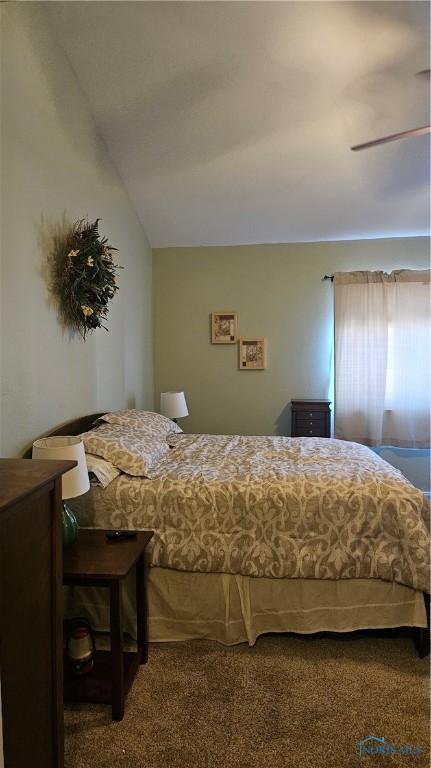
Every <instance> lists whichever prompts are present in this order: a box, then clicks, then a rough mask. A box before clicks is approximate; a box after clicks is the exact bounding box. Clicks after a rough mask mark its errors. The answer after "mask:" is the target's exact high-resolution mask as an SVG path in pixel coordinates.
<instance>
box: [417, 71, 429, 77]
mask: <svg viewBox="0 0 431 768" xmlns="http://www.w3.org/2000/svg"><path fill="white" fill-rule="evenodd" d="M416 75H417V76H418V77H430V76H431V69H421V71H420V72H416Z"/></svg>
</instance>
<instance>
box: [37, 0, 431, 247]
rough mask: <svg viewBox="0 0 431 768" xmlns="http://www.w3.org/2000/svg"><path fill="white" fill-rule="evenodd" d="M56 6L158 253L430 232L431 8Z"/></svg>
mask: <svg viewBox="0 0 431 768" xmlns="http://www.w3.org/2000/svg"><path fill="white" fill-rule="evenodd" d="M45 5H46V8H47V13H48V14H49V16H50V19H51V22H52V24H53V31H54V34H55V35H56V37H57V39H58V41H59V43H60V45H61V46H62V47H63V48H64V50H65V52H66V54H67V56H68V58H69V60H70V62H71V65H72V67H73V69H74V70H75V72H76V75H77V77H78V79H79V80H80V83H81V86H82V88H83V90H84V92H85V93H86V95H87V97H88V100H89V103H90V105H91V109H92V111H93V114H94V117H95V120H96V122H97V124H98V126H99V129H100V131H101V133H102V135H103V137H104V139H105V141H106V143H107V145H108V148H109V152H110V154H111V156H112V158H113V160H114V162H115V164H116V166H117V168H118V171H119V173H120V175H121V176H122V179H123V181H124V183H125V185H126V187H127V189H128V191H129V194H130V197H131V199H132V201H133V203H134V205H135V207H136V210H137V211H138V214H139V216H140V218H141V220H142V223H143V226H144V228H145V230H146V232H147V235H148V237H149V240H150V243H151V245H152V246H153V247H156V246H179V245H204V244H209V245H216V244H237V243H271V242H295V241H311V240H331V239H343V238H356V237H358V238H362V237H378V236H397V235H410V234H411V235H415V234H425V233H427V232H428V231H429V157H430V141H429V136H421V137H418V138H413V139H407V140H402V141H398V142H393V143H391V144H387V145H385V146H380V147H378V148H374V149H370V150H367V151H364V152H358V153H355V152H351V151H350V149H349V147H350V146H351V145H352V144H356V143H359V142H361V141H366V140H368V139H372V138H376V137H379V136H381V135H384V134H389V133H394V132H397V131H402V130H405V129H408V128H412V127H415V126H420V125H424V124H426V123H427V122H429V112H430V98H429V86H428V83H427V81H426V80H424V78H421V77H417V76H415V73H416V72H418V71H419V70H423V69H425V68H427V67H428V66H429V32H430V24H429V4H428V3H427V2H133V3H132V2H65V3H57V2H51V3H46V4H45Z"/></svg>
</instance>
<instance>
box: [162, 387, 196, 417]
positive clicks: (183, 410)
mask: <svg viewBox="0 0 431 768" xmlns="http://www.w3.org/2000/svg"><path fill="white" fill-rule="evenodd" d="M160 413H162V414H163V416H167V417H168V418H169V419H181V418H182V417H183V416H188V415H189V412H188V410H187V403H186V398H185V397H184V392H162V393H161V395H160Z"/></svg>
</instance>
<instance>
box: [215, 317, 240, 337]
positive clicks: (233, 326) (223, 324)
mask: <svg viewBox="0 0 431 768" xmlns="http://www.w3.org/2000/svg"><path fill="white" fill-rule="evenodd" d="M237 323H238V316H237V313H236V312H213V313H212V315H211V341H212V343H213V344H235V343H236V342H237Z"/></svg>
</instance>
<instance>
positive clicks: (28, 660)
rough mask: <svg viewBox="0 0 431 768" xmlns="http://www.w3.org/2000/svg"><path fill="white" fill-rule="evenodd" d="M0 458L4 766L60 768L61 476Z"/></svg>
mask: <svg viewBox="0 0 431 768" xmlns="http://www.w3.org/2000/svg"><path fill="white" fill-rule="evenodd" d="M74 466H75V462H72V461H35V460H32V459H1V460H0V675H1V697H2V713H3V750H4V761H5V768H29V766H31V768H62V766H63V667H62V653H63V642H62V619H63V616H62V558H63V541H62V511H61V475H62V474H63V473H64V472H67V471H68V470H69V469H72V468H73V467H74Z"/></svg>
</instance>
